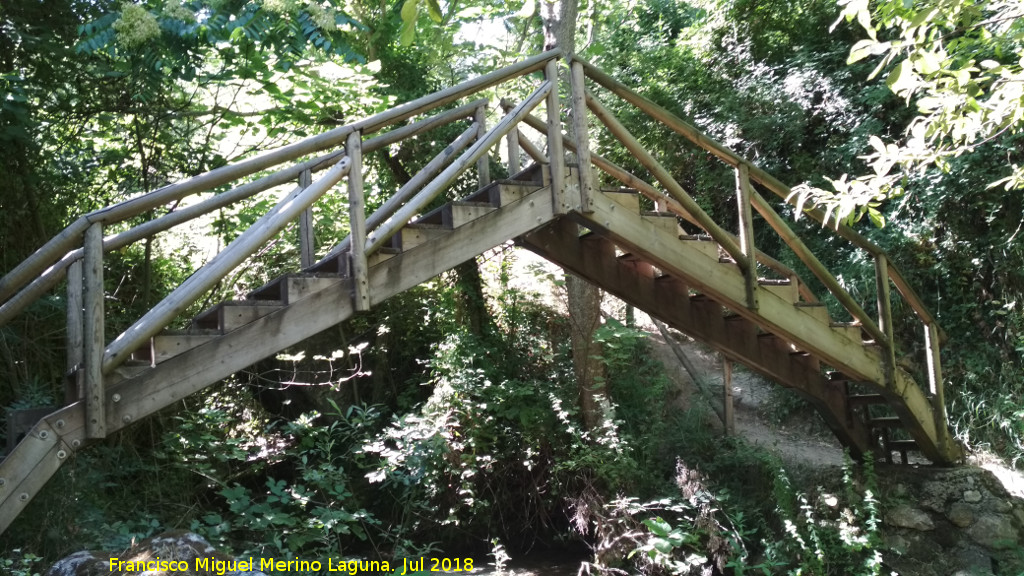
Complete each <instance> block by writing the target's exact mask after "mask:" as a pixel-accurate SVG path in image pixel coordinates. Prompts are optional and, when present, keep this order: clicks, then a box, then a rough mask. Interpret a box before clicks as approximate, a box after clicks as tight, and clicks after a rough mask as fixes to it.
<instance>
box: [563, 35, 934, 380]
mask: <svg viewBox="0 0 1024 576" xmlns="http://www.w3.org/2000/svg"><path fill="white" fill-rule="evenodd" d="M566 58H567V59H568V60H569V61H570V62H572V63H579V64H580V66H582V67H583V69H584V71H585V72H586V75H587V77H588V78H590V79H592V80H593V81H594V82H596V83H597V84H599V85H601V86H602V87H604V88H605V89H607V90H608V91H610V92H611V93H613V94H615V95H616V96H618V97H620V98H622V99H623V100H624V101H626V102H628V103H630V104H632V105H633V106H635V107H636V108H638V109H640V110H641V111H643V112H645V113H646V114H647V115H648V116H650V117H651V118H653V119H654V120H656V121H658V122H660V123H661V124H663V125H665V126H667V127H668V128H670V129H671V130H673V131H674V132H676V133H678V134H680V135H682V136H683V137H685V138H687V139H688V140H690V141H691V142H693V143H694V144H696V145H697V146H699V147H700V148H702V149H703V150H705V151H707V152H709V153H711V154H712V155H714V156H715V157H717V158H719V159H720V160H721V161H723V162H725V163H726V164H728V165H731V166H732V167H733V168H735V169H736V170H741V169H743V167H745V170H746V172H747V177H748V178H749V179H750V180H751V181H753V182H756V183H758V184H760V185H761V186H763V187H765V188H766V189H768V190H770V191H771V192H772V193H774V194H775V195H777V196H779V197H780V198H782V199H783V200H785V201H786V202H787V203H789V204H790V205H794V206H795V200H794V194H793V191H792V190H791V189H790V188H789V187H788V186H786V185H785V184H783V183H782V182H780V181H779V180H778V179H776V178H775V177H773V176H771V175H770V174H768V173H767V172H765V171H763V170H761V169H760V168H758V167H757V166H754V165H753V164H751V163H749V162H747V161H746V160H744V159H743V158H742V157H740V156H739V155H738V154H736V153H735V152H733V151H732V150H730V149H728V148H726V147H725V146H723V145H722V144H720V143H718V142H717V141H715V140H714V139H712V138H709V137H708V136H707V135H705V134H703V133H702V132H701V131H700V130H698V129H697V128H695V127H694V126H692V125H690V124H689V123H687V122H685V121H683V120H682V119H680V118H679V117H677V116H676V115H674V114H672V113H671V112H669V111H668V110H666V109H665V108H663V107H661V106H659V105H657V104H655V103H653V102H651V101H649V100H647V99H646V98H644V97H643V96H640V95H639V94H637V93H636V92H634V91H633V90H631V89H629V88H628V87H627V86H625V85H624V84H622V83H620V82H618V81H617V80H615V79H614V78H612V77H611V76H609V75H608V74H606V73H605V72H603V71H601V70H600V69H598V68H596V67H595V66H593V65H592V64H590V63H588V62H586V61H585V60H582V59H580V58H579V57H577V56H575V55H573V54H570V55H567V57H566ZM617 136H618V135H617ZM620 139H621V138H620ZM638 158H639V157H638ZM641 162H642V163H644V162H643V159H641ZM645 166H646V163H645ZM646 167H647V168H648V169H649V170H650V166H646ZM658 179H659V181H660V180H661V178H660V177H659V178H658ZM663 184H664V183H663ZM670 192H672V191H671V190H670ZM672 195H673V196H676V195H675V194H674V193H673V194H672ZM761 201H762V202H759V203H763V206H762V208H767V209H768V210H771V213H773V214H774V210H772V209H771V207H770V206H768V205H767V203H766V202H763V198H761ZM759 203H755V205H754V207H755V208H758V204H759ZM760 211H761V210H760V209H759V212H760ZM803 212H804V213H805V214H806V215H808V216H809V217H811V218H812V219H814V220H816V221H817V222H819V223H821V224H822V225H823V226H827V227H828V228H830V229H832V230H833V231H834V232H835V233H836V234H837V235H839V236H840V237H842V238H844V239H845V240H847V241H849V242H850V243H851V244H853V245H855V246H857V247H858V248H861V249H863V250H865V251H866V252H868V253H869V254H871V256H872V257H874V258H875V259H876V261H881V260H880V259H884V262H883V263H882V264H879V266H878V268H879V274H883V273H884V277H881V276H879V278H878V282H877V283H876V284H877V286H876V288H877V294H876V295H877V301H878V313H879V315H880V316H879V322H878V323H877V324H876V323H875V322H872V321H870V319H869V318H868V317H867V315H866V313H865V312H864V311H863V308H861V307H860V306H859V305H857V304H856V302H855V301H854V300H853V299H852V297H850V296H849V294H848V293H847V292H846V291H845V290H844V289H842V287H841V286H839V285H838V282H832V281H831V280H822V281H823V283H825V284H826V287H827V288H828V289H829V291H830V292H831V293H833V295H834V296H835V297H836V298H837V299H838V300H839V301H840V302H841V303H842V304H843V305H844V307H845V308H846V309H847V310H848V311H849V312H850V314H851V316H853V317H854V319H856V320H857V321H859V322H860V323H861V324H862V325H863V327H864V329H865V331H867V332H868V333H869V334H870V335H871V337H872V338H874V339H875V340H876V342H878V343H879V344H880V345H882V346H883V351H884V352H885V357H886V360H885V363H886V365H887V367H888V368H887V369H891V370H895V366H894V364H895V362H894V361H892V360H891V358H892V357H893V356H894V354H895V342H894V340H893V337H892V335H891V334H889V335H888V337H887V333H888V332H891V330H888V329H884V328H882V329H880V328H879V324H881V325H882V326H886V325H889V326H890V327H891V320H889V321H887V320H886V319H885V318H884V314H886V313H887V312H886V311H887V310H889V309H890V306H891V304H889V297H888V289H889V281H892V284H893V285H894V286H895V287H896V290H897V291H898V292H899V293H900V295H901V296H902V297H903V299H904V301H906V302H907V304H908V305H909V306H910V307H911V309H912V310H914V313H915V314H916V315H917V317H918V318H919V320H920V321H921V323H922V324H923V325H924V326H925V329H926V330H927V331H933V332H934V336H935V338H934V339H935V340H936V341H938V342H941V341H943V340H944V339H945V334H944V333H943V331H942V329H941V327H939V325H938V322H937V320H936V318H935V317H934V316H933V315H932V314H931V312H930V311H929V310H928V309H927V307H926V306H925V305H924V303H923V301H922V300H921V298H920V297H919V296H918V294H917V293H916V292H915V291H914V290H913V289H912V288H911V286H910V285H909V284H908V283H907V282H906V281H905V279H904V278H903V275H902V274H901V273H900V271H899V270H898V269H897V268H896V266H894V265H893V264H892V263H891V262H889V261H888V258H887V257H886V256H885V251H884V250H882V249H881V248H880V247H879V246H878V245H876V244H874V243H873V242H871V241H870V240H868V239H867V238H865V237H864V236H863V235H861V234H860V233H858V232H856V231H855V230H853V229H852V228H850V227H849V226H846V225H843V224H841V223H838V222H829V221H828V220H827V218H826V217H825V214H824V213H822V212H821V211H820V210H817V209H805V210H804V211H803ZM762 216H765V212H762ZM776 216H777V214H776ZM765 218H766V219H767V218H768V216H765ZM780 221H781V220H775V222H776V223H778V222H780ZM709 232H710V231H709ZM792 238H793V239H795V235H794V236H792ZM716 240H717V239H716ZM788 243H789V242H788V241H787V244H788ZM791 247H792V245H791ZM727 251H728V250H727ZM794 251H796V250H794ZM729 252H730V254H732V252H731V251H729ZM800 252H802V250H801V251H800ZM798 255H799V253H798ZM806 255H810V254H809V252H807V253H806ZM733 256H734V257H736V256H735V255H733ZM811 256H812V255H811ZM737 260H739V258H737ZM801 260H803V261H804V263H805V264H807V265H808V267H809V268H811V270H812V272H814V274H815V275H816V276H818V277H819V279H822V278H832V276H831V274H830V273H827V270H824V268H823V267H819V266H820V262H817V260H816V259H814V260H810V259H805V258H803V257H801ZM808 262H811V263H810V264H808ZM815 262H816V264H815ZM823 271H824V272H825V274H822V272H823ZM889 313H891V312H889ZM926 348H929V349H930V348H931V346H930V345H929V346H926ZM929 362H930V364H932V363H934V368H931V369H930V370H929V372H930V373H929V378H932V379H935V378H938V379H939V380H940V383H939V384H938V385H937V386H935V387H933V388H936V389H939V388H941V376H937V375H940V374H941V363H940V360H939V355H938V352H937V351H936V352H934V353H932V352H929ZM934 394H935V395H937V393H934Z"/></svg>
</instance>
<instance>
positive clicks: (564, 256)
mask: <svg viewBox="0 0 1024 576" xmlns="http://www.w3.org/2000/svg"><path fill="white" fill-rule="evenodd" d="M518 243H519V244H520V245H522V246H524V247H525V248H527V249H529V250H531V251H533V252H535V253H537V254H539V255H540V256H543V257H544V258H546V259H548V260H550V261H552V262H554V263H556V264H558V265H560V266H562V267H564V268H566V269H568V270H570V271H571V272H572V273H573V274H577V275H579V276H581V277H583V278H586V279H587V280H588V281H590V282H592V283H594V284H595V285H597V286H600V287H601V288H602V289H603V290H606V291H607V292H609V293H611V294H614V295H615V296H617V297H619V298H621V299H622V300H624V301H626V302H628V303H630V304H632V305H633V306H636V307H637V308H639V309H641V310H644V311H645V312H647V313H649V314H651V315H652V316H654V317H656V318H658V319H660V320H662V321H664V322H666V323H667V324H669V325H670V326H672V327H673V328H676V329H677V330H680V331H681V332H684V333H686V334H688V335H690V336H692V337H694V338H696V339H697V340H700V341H702V342H704V343H706V344H709V345H711V346H712V347H714V348H716V349H717V350H719V351H721V352H722V353H723V354H724V355H725V356H726V357H728V358H729V359H731V360H734V361H736V362H740V363H742V364H744V365H745V366H748V367H749V368H751V369H752V370H754V371H756V372H758V373H760V374H762V375H764V376H766V377H767V378H769V379H771V380H774V381H776V382H778V383H779V384H781V385H783V386H786V387H789V388H793V389H794V390H796V391H797V392H798V393H800V394H801V396H803V397H804V398H806V399H807V400H808V401H809V402H811V404H812V405H814V406H815V407H816V408H817V409H818V411H819V413H820V414H821V415H822V417H823V419H824V421H825V423H826V425H828V427H829V428H830V429H831V430H832V431H833V432H834V433H835V434H836V436H837V437H838V438H839V440H840V442H842V444H843V445H844V446H847V447H848V448H849V449H850V452H851V454H852V455H854V456H855V457H860V456H862V455H863V454H864V453H866V452H867V451H869V450H871V449H872V448H873V443H872V438H871V435H870V431H869V430H868V429H867V427H866V426H865V425H864V423H863V422H862V421H861V420H860V419H859V418H849V417H848V414H849V412H848V410H847V404H846V402H847V400H846V396H845V394H843V391H842V390H841V389H840V388H839V387H838V386H836V385H835V384H833V383H830V382H829V381H828V380H827V379H826V378H825V377H824V376H823V375H822V374H821V372H820V370H819V369H818V364H817V361H816V360H814V359H813V358H807V357H802V356H796V355H793V354H790V353H789V351H787V350H785V349H784V348H783V347H781V346H778V347H776V346H768V345H766V344H764V343H761V342H759V341H758V340H759V337H758V329H757V327H756V326H755V325H754V324H753V323H752V322H750V321H748V320H746V319H743V318H740V317H731V318H726V317H724V316H723V315H722V313H721V307H720V306H717V305H715V304H714V303H713V302H712V303H710V304H711V305H703V304H697V303H694V302H692V301H691V299H690V298H689V295H688V288H687V286H686V285H685V284H684V283H682V282H681V281H679V280H678V279H675V278H669V277H665V276H660V277H656V276H654V274H653V273H652V270H653V269H652V268H651V267H650V266H649V265H646V266H645V265H644V264H645V263H643V262H640V263H636V262H630V261H628V260H624V259H620V258H616V257H615V247H614V245H613V244H612V243H611V241H609V240H607V239H606V238H603V237H601V236H599V235H589V236H586V237H580V236H579V233H578V225H577V224H576V223H575V222H573V221H571V220H569V219H562V220H560V221H558V222H555V223H552V224H549V225H547V226H544V227H542V228H539V229H537V230H534V231H532V232H530V233H529V234H526V235H524V236H522V237H520V238H519V239H518Z"/></svg>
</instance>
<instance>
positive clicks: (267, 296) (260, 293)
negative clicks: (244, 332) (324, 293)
mask: <svg viewBox="0 0 1024 576" xmlns="http://www.w3.org/2000/svg"><path fill="white" fill-rule="evenodd" d="M338 282H340V279H339V278H338V277H336V276H308V275H299V274H288V275H285V276H281V277H278V278H276V279H274V280H273V281H272V282H270V283H268V284H266V285H264V286H261V287H260V288H257V289H256V290H253V291H252V292H250V293H249V294H248V295H247V299H249V300H265V301H266V300H273V301H278V302H280V303H282V304H285V305H287V304H290V303H292V302H295V301H297V300H300V299H302V298H305V297H306V296H309V295H310V294H312V293H314V292H319V291H320V290H323V289H325V288H327V287H329V286H332V285H334V284H337V283H338Z"/></svg>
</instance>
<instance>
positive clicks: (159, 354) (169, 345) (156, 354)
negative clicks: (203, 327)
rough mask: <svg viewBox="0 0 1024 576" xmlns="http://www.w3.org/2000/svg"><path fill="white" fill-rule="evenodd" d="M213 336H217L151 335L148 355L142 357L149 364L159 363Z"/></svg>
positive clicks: (205, 341) (201, 343) (203, 342)
mask: <svg viewBox="0 0 1024 576" xmlns="http://www.w3.org/2000/svg"><path fill="white" fill-rule="evenodd" d="M215 338H218V336H214V335H210V334H157V335H156V336H153V339H152V340H151V343H150V346H149V350H148V355H147V357H146V358H144V359H145V360H149V362H150V363H151V365H156V364H160V363H161V362H166V361H167V360H170V359H171V358H174V357H175V356H177V355H179V354H184V353H185V352H188V351H189V350H191V349H193V348H195V347H196V346H201V345H203V344H206V343H207V342H209V341H210V340H213V339H215Z"/></svg>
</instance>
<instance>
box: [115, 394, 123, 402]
mask: <svg viewBox="0 0 1024 576" xmlns="http://www.w3.org/2000/svg"><path fill="white" fill-rule="evenodd" d="M113 400H114V402H120V401H121V395H120V394H114V396H113Z"/></svg>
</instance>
